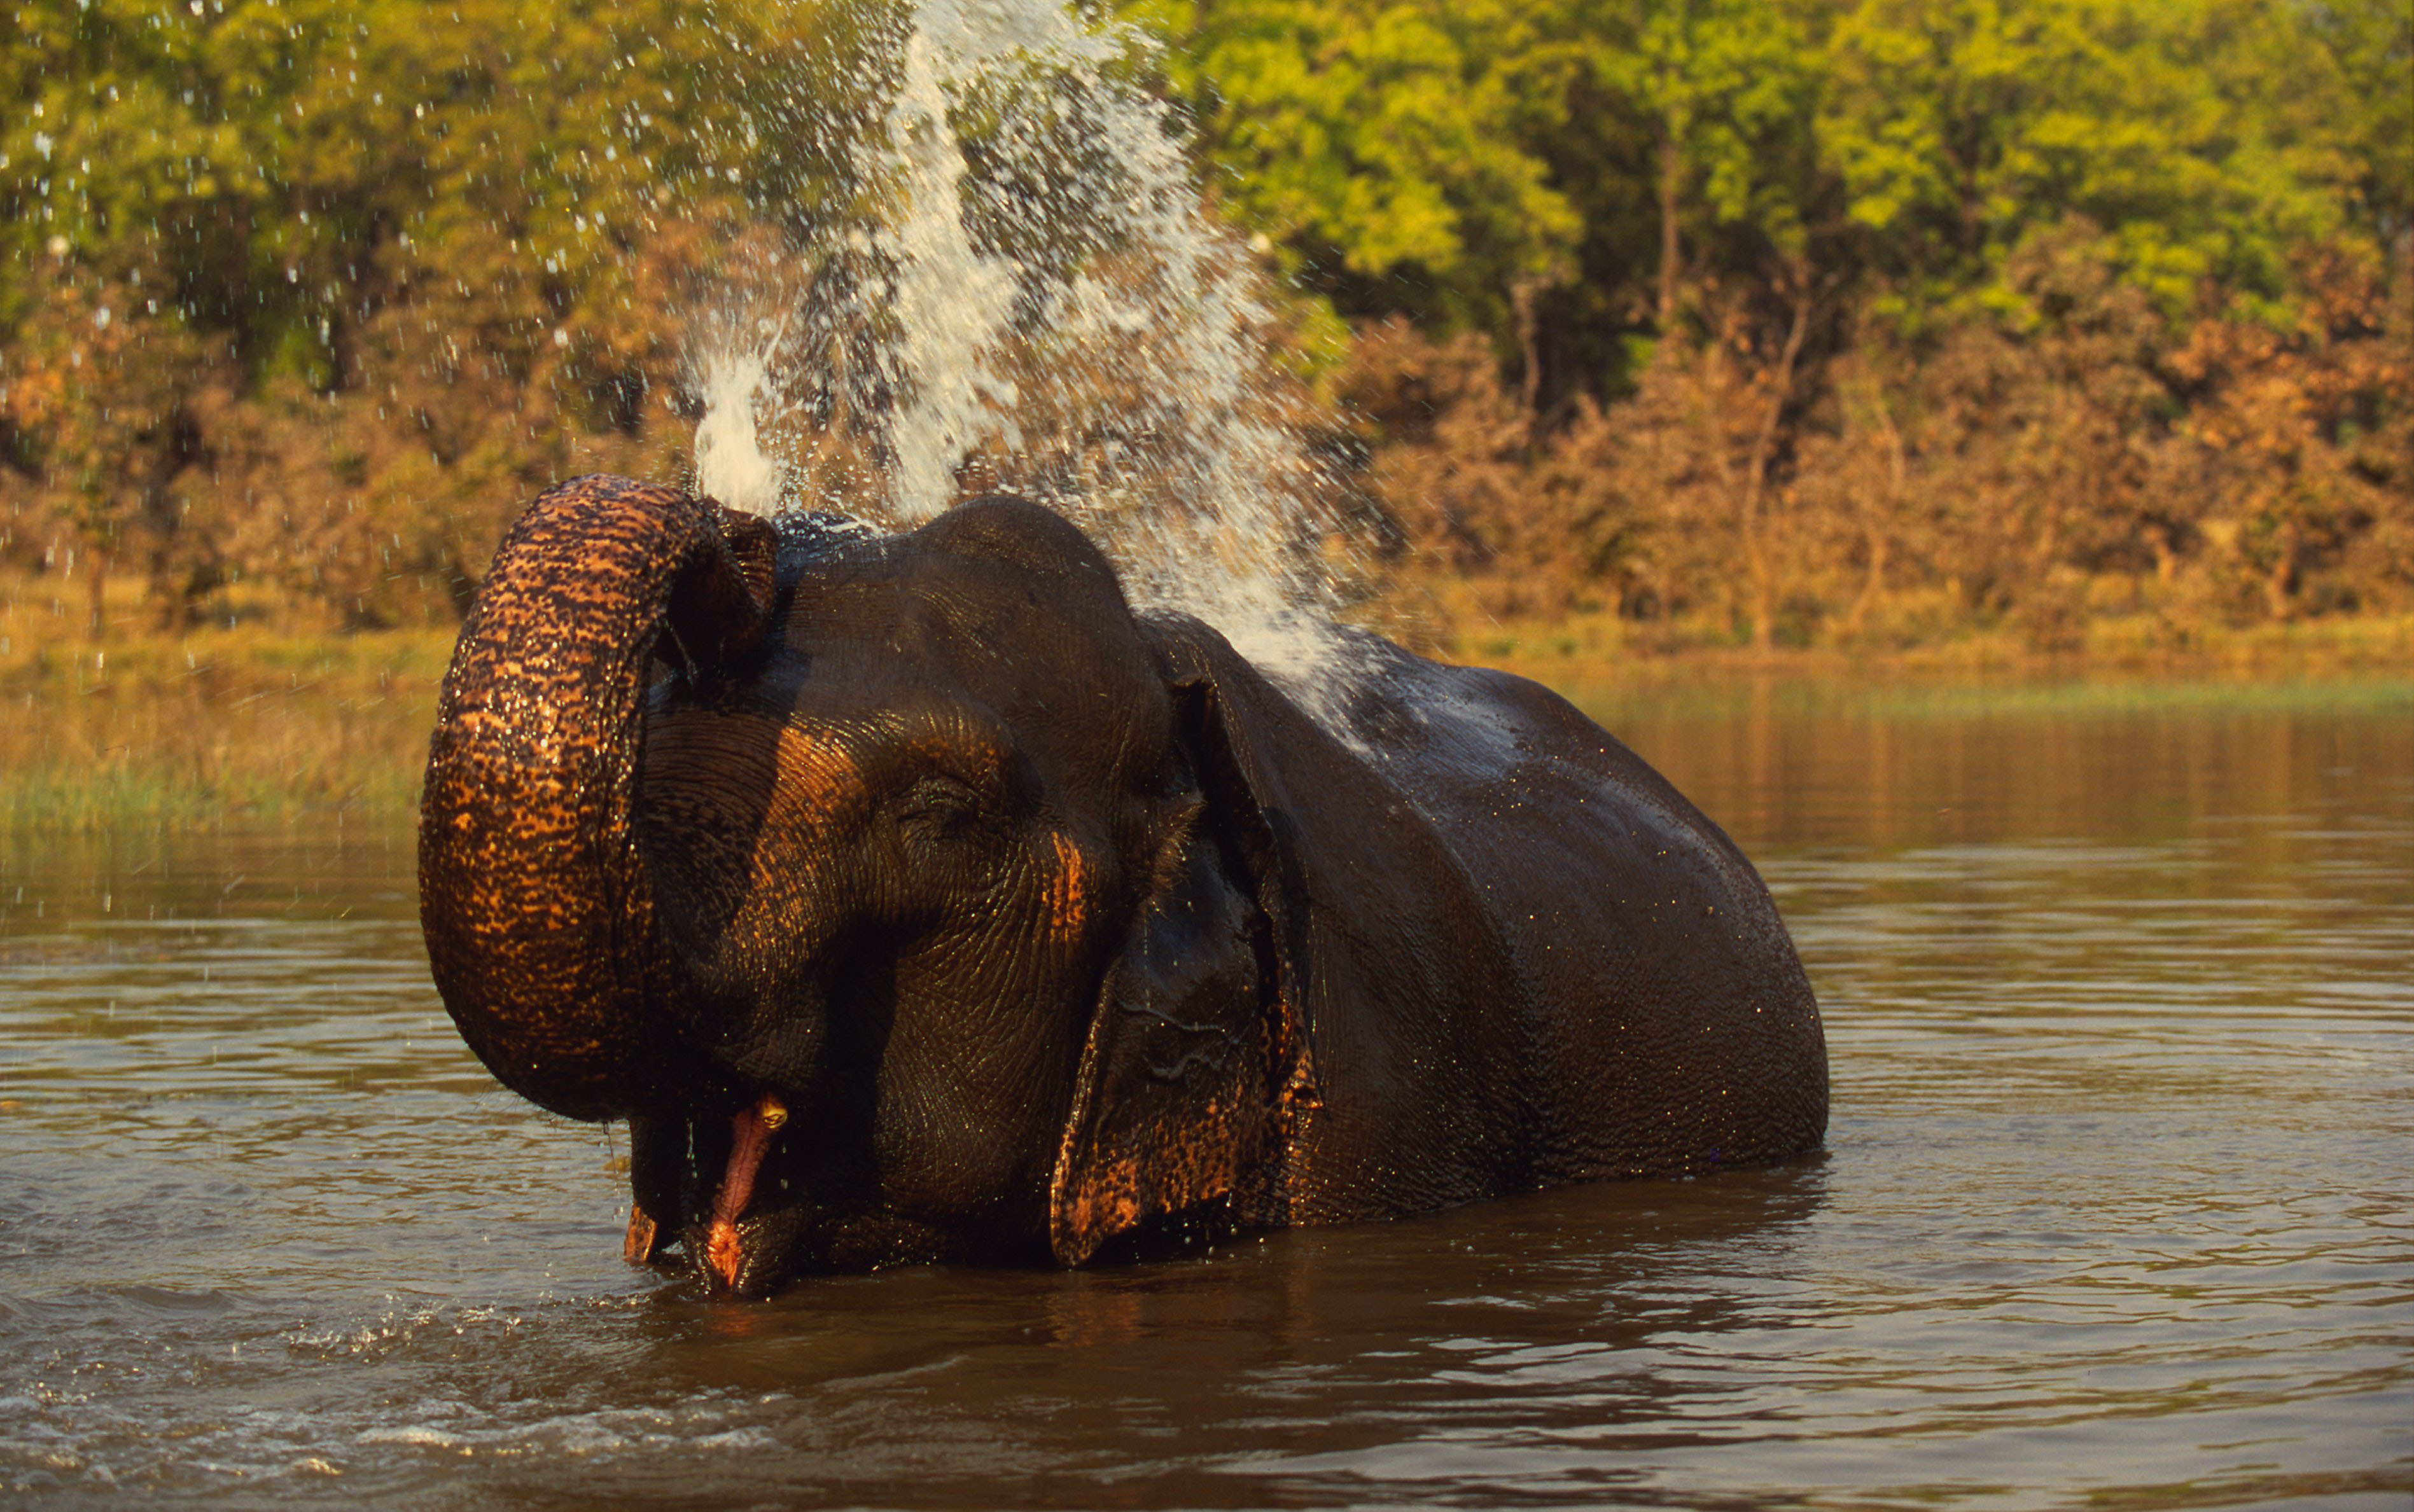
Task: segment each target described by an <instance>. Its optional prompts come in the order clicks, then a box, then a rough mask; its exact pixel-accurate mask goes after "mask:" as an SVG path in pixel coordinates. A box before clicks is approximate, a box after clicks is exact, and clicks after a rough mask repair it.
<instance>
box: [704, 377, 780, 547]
mask: <svg viewBox="0 0 2414 1512" xmlns="http://www.w3.org/2000/svg"><path fill="white" fill-rule="evenodd" d="M769 378H770V368H769V363H768V350H766V351H763V352H739V351H722V352H719V353H716V354H715V355H714V358H713V360H712V363H711V365H710V366H709V367H708V369H707V370H706V372H705V375H704V377H703V378H702V380H701V381H700V383H699V384H698V387H699V388H700V389H701V390H702V391H703V393H704V397H705V411H704V421H703V422H702V423H701V424H699V425H697V426H696V430H695V487H696V492H697V493H699V494H704V495H707V496H708V497H713V498H717V499H719V500H721V502H723V504H726V505H728V506H729V507H730V508H732V509H737V510H744V511H748V512H749V513H753V514H760V515H764V516H769V515H771V514H773V513H775V512H777V511H778V510H779V507H780V500H781V496H782V492H783V490H782V482H783V479H784V476H785V472H786V469H785V468H783V467H781V466H780V464H779V463H777V462H775V461H773V460H772V459H771V458H770V457H769V456H767V455H766V454H765V453H764V451H763V445H762V439H761V437H760V436H759V435H758V434H757V433H756V430H755V422H754V405H755V400H756V398H757V397H758V396H759V395H760V394H761V393H763V390H764V387H765V385H766V384H767V382H768V381H769Z"/></svg>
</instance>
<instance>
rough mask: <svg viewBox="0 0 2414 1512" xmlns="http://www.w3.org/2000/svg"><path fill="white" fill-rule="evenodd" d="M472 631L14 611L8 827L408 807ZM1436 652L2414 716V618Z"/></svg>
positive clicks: (1486, 632)
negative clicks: (1880, 643)
mask: <svg viewBox="0 0 2414 1512" xmlns="http://www.w3.org/2000/svg"><path fill="white" fill-rule="evenodd" d="M452 645H453V632H452V631H450V630H386V631H376V632H366V633H357V634H304V633H278V632H274V631H270V630H261V629H257V628H253V627H248V626H239V627H237V628H234V629H216V630H196V631H193V632H192V633H189V634H182V635H164V634H149V635H144V634H135V633H131V632H129V631H127V630H123V629H122V628H119V629H112V632H111V633H110V634H109V635H108V636H106V637H104V638H103V639H101V640H99V641H97V642H95V641H93V640H90V639H88V638H85V637H83V636H82V635H80V634H77V633H74V632H73V631H72V630H71V629H70V628H69V625H68V622H67V620H65V619H62V618H60V617H58V616H53V615H46V614H44V615H25V614H19V615H9V616H7V619H6V620H5V622H0V829H9V830H32V831H52V832H56V831H100V830H136V831H143V830H180V831H189V830H197V829H210V828H218V827H224V826H226V825H228V824H230V823H261V822H266V823H279V822H291V823H300V822H302V821H303V820H304V819H305V818H309V819H311V820H312V821H313V822H316V823H333V822H342V823H362V824H381V823H406V822H408V820H409V817H410V814H411V813H412V811H413V810H414V808H415V807H416V804H417V800H418V789H419V778H420V769H421V766H422V764H423V763H424V762H425V755H426V740H427V732H428V729H429V728H430V726H431V724H432V723H433V721H434V718H435V707H436V694H437V689H438V687H439V685H440V682H441V680H442V677H443V672H444V665H445V662H446V660H447V659H448V658H449V657H450V655H451V653H452ZM1431 649H1432V650H1433V651H1434V652H1435V653H1436V654H1438V655H1440V656H1442V657H1444V658H1445V659H1447V660H1456V661H1465V662H1471V663H1478V664H1482V665H1487V666H1494V667H1498V668H1501V669H1503V670H1506V671H1511V672H1514V673H1517V674H1521V675H1524V676H1528V677H1532V678H1534V679H1536V680H1537V681H1540V682H1542V683H1546V684H1548V685H1550V686H1551V687H1554V688H1556V689H1559V690H1560V691H1562V692H1563V693H1565V694H1567V695H1568V696H1569V697H1570V698H1571V699H1572V700H1574V701H1575V702H1576V703H1577V704H1580V705H1581V706H1583V707H1584V708H1585V709H1586V710H1587V712H1589V713H1591V714H1593V715H1594V716H1595V717H1596V718H1599V719H1603V720H1604V721H1605V722H1607V723H1609V724H1610V725H1611V726H1613V727H1616V726H1617V724H1618V722H1619V721H1620V720H1621V719H1666V718H1685V717H1689V716H1694V715H1700V716H1717V715H1726V714H1735V713H1742V712H1758V711H1767V712H1778V713H1785V712H1796V713H1807V712H1813V711H1832V712H1855V713H1860V714H1865V715H1868V716H1870V717H1900V716H1913V715H1918V714H1922V713H1935V714H1952V713H1971V712H1975V711H1979V710H1982V709H2002V710H2005V711H2010V710H2013V709H2020V710H2041V709H2066V710H2069V711H2072V712H2082V711H2087V710H2102V709H2112V708H2133V707H2161V708H2173V709H2178V708H2186V707H2211V706H2258V707H2292V706H2300V705H2303V704H2326V705H2332V706H2336V705H2340V704H2348V705H2373V706H2385V707H2404V708H2406V709H2407V710H2408V711H2409V713H2414V674H2409V672H2408V669H2409V668H2414V617H2407V618H2396V619H2362V620H2332V621H2316V622H2312V623H2307V624H2298V625H2282V626H2270V627H2262V628H2258V629H2255V630H2239V631H2233V632H2227V633H2225V634H2223V635H2221V636H2219V637H2217V638H2206V639H2200V640H2199V641H2198V644H2196V645H2184V646H2174V645H2147V644H2144V643H2143V642H2141V641H2139V640H2138V639H2134V638H2132V639H2128V640H2123V639H2120V638H2117V637H2109V636H2108V637H2106V638H2105V639H2103V640H2102V641H2100V642H2098V643H2095V644H2091V645H2089V646H2088V647H2087V648H2085V649H2084V650H2082V651H2080V652H2078V653H2075V654H2070V655H2064V656H2056V657H2043V656H2039V655H2037V654H2035V653H2034V652H2029V651H2026V650H2023V649H2022V648H2021V647H2020V646H2019V645H2018V644H2017V643H2016V642H2013V641H2011V640H2008V639H2006V640H2002V641H1996V640H1989V639H1985V638H1980V637H1974V638H1971V639H1968V640H1963V641H1956V642H1953V643H1950V644H1946V645H1934V646H1926V647H1915V648H1910V649H1905V650H1899V651H1890V652H1886V653H1883V654H1855V653H1848V652H1844V651H1838V650H1818V649H1812V650H1795V649H1788V650H1780V651H1775V652H1766V653H1755V652H1751V651H1749V650H1742V649H1700V648H1697V649H1690V650H1684V651H1676V652H1643V651H1639V650H1637V649H1635V648H1634V647H1633V646H1632V645H1631V644H1630V643H1629V642H1628V640H1627V638H1626V632H1625V630H1624V629H1623V627H1621V626H1620V625H1619V623H1618V622H1617V621H1616V620H1613V619H1608V618H1606V617H1605V616H1604V617H1602V618H1597V619H1586V618H1572V619H1568V620H1563V621H1557V622H1551V623H1515V624H1500V623H1495V624H1487V625H1484V626H1483V627H1482V628H1480V629H1477V630H1466V631H1461V632H1458V633H1456V634H1453V635H1446V636H1443V637H1439V638H1438V639H1437V641H1436V644H1435V645H1433V646H1432V647H1431Z"/></svg>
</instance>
